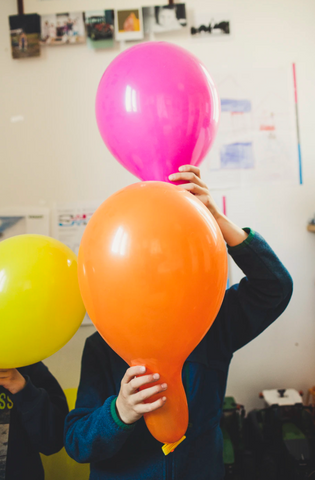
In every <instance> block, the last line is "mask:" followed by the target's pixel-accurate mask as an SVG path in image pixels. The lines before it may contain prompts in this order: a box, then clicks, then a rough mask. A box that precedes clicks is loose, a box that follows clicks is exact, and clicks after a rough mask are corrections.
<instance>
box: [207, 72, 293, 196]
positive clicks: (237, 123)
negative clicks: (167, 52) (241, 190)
mask: <svg viewBox="0 0 315 480" xmlns="http://www.w3.org/2000/svg"><path fill="white" fill-rule="evenodd" d="M208 68H209V71H210V73H211V75H212V77H213V79H214V81H215V83H216V86H217V88H218V91H219V96H220V99H221V120H220V125H219V130H218V134H217V138H216V140H215V142H214V144H213V146H212V148H211V150H210V152H209V154H208V156H207V158H206V159H205V160H204V164H203V168H202V170H203V176H204V180H205V181H206V182H208V181H209V184H210V183H211V186H212V188H226V187H242V186H248V185H259V184H266V183H269V184H271V183H273V184H280V183H282V184H283V183H285V184H297V183H299V182H300V183H301V181H302V180H301V178H300V162H301V158H300V156H299V149H298V137H297V128H296V111H295V103H294V83H293V73H292V66H291V67H290V68H289V67H288V68H278V69H255V70H252V71H248V72H234V73H233V72H231V73H213V72H211V66H210V65H208ZM210 179H211V182H210Z"/></svg>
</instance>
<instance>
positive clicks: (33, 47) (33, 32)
mask: <svg viewBox="0 0 315 480" xmlns="http://www.w3.org/2000/svg"><path fill="white" fill-rule="evenodd" d="M9 24H10V37H11V51H12V57H13V58H30V57H39V55H40V45H39V41H40V16H39V15H37V14H36V13H31V14H28V15H11V16H10V17H9Z"/></svg>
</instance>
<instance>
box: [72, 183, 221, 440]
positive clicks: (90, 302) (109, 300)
mask: <svg viewBox="0 0 315 480" xmlns="http://www.w3.org/2000/svg"><path fill="white" fill-rule="evenodd" d="M78 273H79V285H80V290H81V294H82V298H83V301H84V304H85V307H86V309H87V311H88V313H89V316H90V318H91V319H92V321H93V323H94V324H95V326H96V328H97V330H98V331H99V333H100V334H101V336H102V337H103V338H104V340H105V341H106V342H107V343H108V344H109V345H110V346H111V347H112V348H113V349H114V350H115V351H116V352H117V353H118V355H120V356H121V357H122V358H123V359H124V360H125V361H126V362H127V363H128V364H129V365H130V366H134V365H145V366H146V368H147V372H146V373H154V372H158V373H159V374H160V380H159V382H158V383H163V382H166V383H167V385H168V389H167V391H166V392H165V393H160V394H158V395H156V396H154V397H151V398H150V399H149V402H152V401H155V400H156V399H157V398H159V397H161V396H164V395H165V396H166V397H167V401H166V403H165V405H164V406H163V408H161V409H159V410H157V411H155V412H152V413H148V414H146V415H145V421H146V424H147V427H148V429H149V430H150V432H151V433H152V435H153V436H154V437H155V438H156V439H157V440H159V441H160V442H162V443H173V442H177V441H178V440H179V439H181V437H182V436H183V435H184V434H185V432H186V430H187V426H188V408H187V400H186V395H185V391H184V388H183V384H182V380H181V372H182V367H183V364H184V361H185V360H186V358H187V357H188V355H189V354H190V353H191V351H192V350H193V349H194V348H195V347H196V346H197V345H198V343H199V342H200V341H201V339H202V338H203V337H204V335H205V334H206V333H207V331H208V330H209V328H210V326H211V325H212V323H213V321H214V319H215V317H216V315H217V313H218V311H219V308H220V306H221V303H222V300H223V296H224V292H225V287H226V281H227V254H226V247H225V243H224V240H223V237H222V234H221V231H220V229H219V227H218V225H217V223H216V221H215V220H214V218H213V217H212V215H211V214H210V213H209V211H208V210H207V208H206V207H205V206H204V205H203V204H202V203H201V202H200V201H199V200H198V199H196V198H195V197H194V196H193V195H192V194H191V193H189V192H187V191H186V190H184V189H182V188H180V187H177V186H174V185H170V184H167V183H163V182H143V183H137V184H135V185H131V186H129V187H127V188H124V189H123V190H120V191H119V192H117V193H115V194H114V195H112V196H111V197H109V198H108V199H107V200H106V201H105V202H104V203H103V204H102V205H101V206H100V207H99V208H98V210H97V211H96V212H95V213H94V215H93V216H92V218H91V220H90V221H89V223H88V225H87V228H86V230H85V232H84V235H83V238H82V242H81V246H80V250H79V258H78ZM150 386H151V385H150Z"/></svg>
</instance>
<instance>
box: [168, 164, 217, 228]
mask: <svg viewBox="0 0 315 480" xmlns="http://www.w3.org/2000/svg"><path fill="white" fill-rule="evenodd" d="M178 170H179V172H180V173H173V174H172V175H170V176H169V177H168V178H169V180H171V182H175V181H178V180H181V181H187V183H184V184H183V185H180V186H181V188H184V189H185V190H188V191H189V192H191V193H192V194H193V195H195V196H196V197H197V198H199V200H200V201H201V202H202V203H203V204H204V205H205V206H206V207H207V208H208V209H209V210H210V213H212V215H213V216H214V218H215V219H217V218H218V217H219V216H220V215H222V213H221V212H220V211H219V209H218V207H217V205H216V204H215V203H214V200H213V198H212V197H211V195H210V191H209V188H208V187H207V185H206V184H205V183H204V182H203V181H202V180H201V178H200V169H199V168H197V167H194V166H192V165H182V166H181V167H179V169H178Z"/></svg>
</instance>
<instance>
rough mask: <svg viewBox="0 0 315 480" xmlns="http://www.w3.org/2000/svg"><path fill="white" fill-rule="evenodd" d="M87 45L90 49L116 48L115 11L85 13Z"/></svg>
mask: <svg viewBox="0 0 315 480" xmlns="http://www.w3.org/2000/svg"><path fill="white" fill-rule="evenodd" d="M84 16H85V27H86V35H87V44H88V46H89V47H90V48H94V49H99V48H112V47H113V46H114V10H90V11H88V12H85V14H84Z"/></svg>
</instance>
